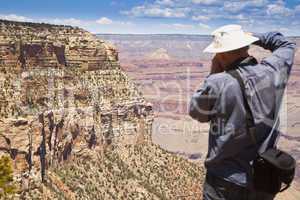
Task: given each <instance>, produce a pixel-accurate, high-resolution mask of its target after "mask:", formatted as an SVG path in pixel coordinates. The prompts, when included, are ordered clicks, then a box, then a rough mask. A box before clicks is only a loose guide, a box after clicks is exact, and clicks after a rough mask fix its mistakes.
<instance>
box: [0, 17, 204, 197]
mask: <svg viewBox="0 0 300 200" xmlns="http://www.w3.org/2000/svg"><path fill="white" fill-rule="evenodd" d="M0 87H1V90H0V156H1V155H9V156H10V157H11V159H12V160H13V165H14V174H15V180H16V183H17V185H18V192H17V193H16V194H15V196H12V197H9V198H12V199H105V200H109V199H114V200H116V199H197V198H198V199H199V197H200V196H201V191H200V184H201V182H202V172H203V169H202V168H201V167H199V166H196V165H195V164H192V163H189V162H187V161H186V160H184V159H183V158H180V157H177V156H175V155H172V154H169V153H167V152H165V151H164V150H162V149H160V148H159V147H158V146H156V145H154V144H153V143H152V142H151V131H152V121H153V112H152V108H151V106H149V105H148V104H147V103H146V102H145V100H144V99H143V97H142V96H141V94H140V93H139V92H138V90H137V89H136V87H135V85H134V84H133V83H132V82H131V81H130V80H129V79H128V77H127V76H126V74H125V73H124V72H123V71H122V70H121V68H120V66H119V63H118V54H117V52H116V50H115V49H114V48H113V47H111V46H109V45H108V44H106V43H105V42H103V41H101V40H99V39H97V38H95V37H94V36H93V35H92V34H91V33H89V32H86V31H84V30H82V29H79V28H73V27H70V26H55V25H49V24H35V23H21V22H10V21H0ZM6 198H8V197H6Z"/></svg>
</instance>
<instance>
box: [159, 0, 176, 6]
mask: <svg viewBox="0 0 300 200" xmlns="http://www.w3.org/2000/svg"><path fill="white" fill-rule="evenodd" d="M174 3H175V2H174V1H173V0H158V1H157V4H160V5H166V6H172V5H174Z"/></svg>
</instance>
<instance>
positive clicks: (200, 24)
mask: <svg viewBox="0 0 300 200" xmlns="http://www.w3.org/2000/svg"><path fill="white" fill-rule="evenodd" d="M198 25H199V26H200V28H203V29H210V28H211V27H210V26H209V25H207V24H203V23H199V24H198Z"/></svg>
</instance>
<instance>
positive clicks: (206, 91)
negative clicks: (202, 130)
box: [189, 79, 217, 122]
mask: <svg viewBox="0 0 300 200" xmlns="http://www.w3.org/2000/svg"><path fill="white" fill-rule="evenodd" d="M216 99H217V91H216V87H214V86H213V84H212V83H210V82H209V80H208V79H206V80H205V81H204V84H203V85H202V86H201V88H200V89H199V90H197V91H196V92H195V93H194V94H193V95H192V98H191V101H190V105H189V115H190V116H191V117H192V118H193V119H195V120H198V121H200V122H208V121H210V119H211V117H212V116H213V115H214V114H215V111H214V109H213V108H214V105H215V102H216Z"/></svg>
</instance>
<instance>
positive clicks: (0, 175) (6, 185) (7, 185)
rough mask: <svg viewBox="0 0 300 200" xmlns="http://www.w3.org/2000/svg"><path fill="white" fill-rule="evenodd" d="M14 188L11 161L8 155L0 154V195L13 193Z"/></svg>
mask: <svg viewBox="0 0 300 200" xmlns="http://www.w3.org/2000/svg"><path fill="white" fill-rule="evenodd" d="M15 190H16V187H15V185H14V180H13V167H12V161H11V159H10V158H9V157H8V156H2V157H1V158H0V197H4V196H7V195H10V194H14V193H15Z"/></svg>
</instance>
